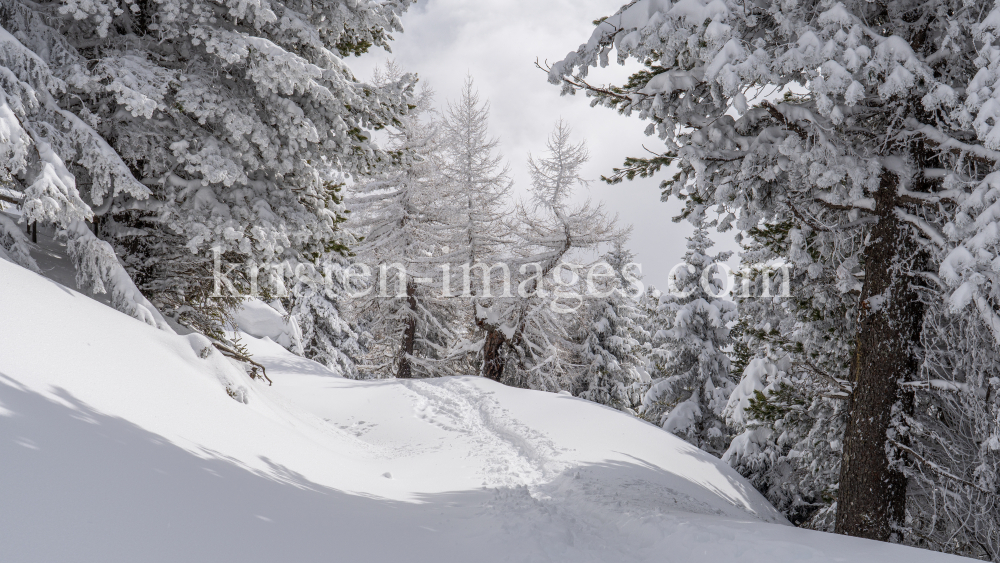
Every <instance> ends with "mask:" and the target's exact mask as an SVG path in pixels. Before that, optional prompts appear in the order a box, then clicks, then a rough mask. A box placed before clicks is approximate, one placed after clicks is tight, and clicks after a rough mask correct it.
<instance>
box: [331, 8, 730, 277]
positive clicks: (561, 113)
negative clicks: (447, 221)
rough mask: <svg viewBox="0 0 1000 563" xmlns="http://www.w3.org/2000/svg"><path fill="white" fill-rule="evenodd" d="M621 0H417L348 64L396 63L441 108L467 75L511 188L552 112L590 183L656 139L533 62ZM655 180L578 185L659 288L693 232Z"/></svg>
mask: <svg viewBox="0 0 1000 563" xmlns="http://www.w3.org/2000/svg"><path fill="white" fill-rule="evenodd" d="M622 1H623V0H475V1H469V0H419V2H418V3H417V4H416V5H414V6H413V7H412V8H410V11H409V12H407V13H406V14H405V15H404V16H403V28H404V29H405V32H404V33H402V34H398V33H397V34H396V36H395V37H396V39H395V41H394V42H393V43H392V53H391V54H390V53H386V52H385V51H384V50H382V49H372V51H371V52H370V53H368V54H366V55H364V56H362V57H360V58H358V59H353V60H351V61H349V63H350V64H351V67H352V68H353V69H354V70H355V72H356V74H357V75H358V76H359V77H360V78H362V79H367V78H368V77H370V76H371V71H372V70H373V69H374V67H375V66H376V65H384V64H385V61H386V59H387V58H391V59H394V60H395V61H396V63H397V64H399V65H400V66H401V67H402V68H403V69H404V70H406V71H408V72H415V73H417V74H418V75H419V76H420V78H421V81H422V82H427V83H428V84H429V85H430V87H431V88H432V89H433V90H434V91H435V93H436V101H437V104H438V105H439V106H444V104H445V103H446V101H447V100H449V99H455V98H457V97H458V96H459V94H460V92H461V88H462V83H463V81H464V80H465V77H466V75H471V76H472V77H473V79H474V80H475V85H476V87H477V89H478V90H479V93H480V97H481V98H483V99H489V101H490V104H491V108H492V110H491V111H492V113H491V119H490V129H491V130H492V133H493V135H495V136H497V137H499V138H500V143H501V147H502V150H503V154H504V156H505V157H506V158H507V160H508V161H509V162H510V166H511V171H512V172H513V176H514V180H515V184H516V188H515V189H516V190H517V191H518V192H519V193H523V192H524V190H525V189H526V187H527V186H528V184H529V180H528V175H527V168H526V166H525V161H526V159H527V155H528V153H529V152H531V153H535V154H539V153H542V152H543V151H544V149H545V140H546V137H547V136H548V134H549V132H550V131H551V129H552V126H553V124H554V123H555V121H556V120H558V119H559V118H560V117H562V118H563V119H565V120H566V121H567V122H568V123H569V124H570V125H571V126H572V128H573V132H574V136H575V138H576V139H577V140H586V142H587V145H588V147H589V149H590V153H591V161H590V162H589V163H588V164H587V166H586V167H585V168H584V172H583V176H584V177H585V178H588V179H592V180H598V179H599V178H600V176H601V175H602V174H609V173H610V172H611V169H612V167H614V166H618V165H620V164H621V163H622V162H623V160H624V158H625V157H626V156H641V155H643V154H645V150H644V149H643V147H642V145H643V144H644V143H645V144H646V146H648V147H650V149H653V150H660V149H661V147H662V144H661V143H660V142H659V140H658V139H656V138H655V137H646V136H645V135H643V133H642V131H643V129H644V128H645V125H646V124H645V123H644V122H641V121H639V119H638V118H637V117H635V116H633V117H623V116H621V115H618V114H617V113H616V112H614V111H613V110H609V109H607V108H600V107H595V108H591V107H590V106H589V104H588V99H587V98H586V97H585V96H584V95H583V94H578V95H576V96H560V95H559V87H557V86H553V85H551V84H549V83H548V82H547V81H546V75H545V73H544V72H542V71H541V70H538V69H537V68H535V59H536V58H537V59H538V60H539V61H541V62H544V61H545V60H548V61H550V62H554V61H558V60H560V59H562V58H563V57H564V56H565V55H566V54H567V53H568V52H569V51H572V50H575V49H576V48H577V47H578V46H579V45H580V44H581V43H583V42H585V41H586V40H587V38H589V37H590V33H591V31H592V30H593V28H594V26H593V24H592V22H593V20H595V19H598V18H600V17H603V16H607V15H611V14H613V13H614V12H615V11H616V10H617V9H618V8H619V7H620V6H621V5H622ZM626 75H627V72H626V71H625V70H623V69H621V68H620V67H616V68H614V69H613V70H612V69H610V67H609V69H608V70H604V71H601V72H597V73H593V72H592V74H591V76H592V78H594V80H595V81H597V82H604V81H615V82H619V83H620V82H621V79H622V78H623V77H625V76H626ZM664 176H665V174H664ZM660 180H662V178H655V179H647V180H635V181H633V182H623V183H622V184H619V185H617V186H609V185H607V184H605V183H603V182H599V181H594V182H592V183H591V184H590V186H589V188H581V190H582V191H583V192H585V193H584V194H582V197H587V195H589V197H590V198H591V199H593V200H599V201H603V202H604V203H605V206H606V208H607V209H608V210H610V211H611V212H612V213H617V214H618V218H619V221H620V222H621V223H623V224H631V225H632V226H633V231H632V238H631V240H630V242H629V245H628V246H629V248H630V249H631V250H632V251H633V252H634V253H635V254H636V257H637V261H638V262H639V263H641V264H642V267H643V274H644V279H645V281H646V283H651V284H653V285H655V286H657V287H658V288H660V289H662V290H666V278H667V273H668V272H669V271H670V268H671V267H673V265H674V264H677V263H678V262H679V261H680V260H681V258H682V257H683V255H684V244H685V242H686V241H685V237H687V236H688V235H690V234H691V232H692V230H693V228H692V226H691V225H690V224H689V223H687V222H686V221H685V222H682V223H674V222H672V221H671V218H672V217H674V216H676V215H677V214H678V212H679V211H680V209H681V204H680V202H679V201H677V200H671V201H670V202H666V203H664V202H661V201H660V193H659V189H658V185H659V182H660ZM587 192H589V193H587ZM731 234H732V233H731V232H730V233H727V234H725V235H722V236H716V237H714V238H715V239H716V240H717V241H719V242H720V244H717V245H716V247H715V248H714V249H713V250H715V251H721V250H736V248H737V247H736V245H735V242H733V241H732V237H731Z"/></svg>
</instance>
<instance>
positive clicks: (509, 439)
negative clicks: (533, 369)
mask: <svg viewBox="0 0 1000 563" xmlns="http://www.w3.org/2000/svg"><path fill="white" fill-rule="evenodd" d="M401 384H402V385H403V387H404V388H405V389H406V390H407V391H409V396H410V398H411V400H412V401H413V409H414V412H415V413H416V415H417V417H418V418H420V419H421V420H424V421H426V422H428V423H430V424H433V425H435V426H438V427H439V428H441V429H443V430H445V431H448V432H454V433H457V434H461V435H463V436H465V437H466V438H468V439H469V440H470V441H471V442H472V445H473V447H472V448H470V449H469V454H468V455H469V457H470V458H472V457H475V458H476V459H479V460H480V461H481V462H484V463H485V464H486V466H485V467H484V469H483V486H486V487H516V486H523V485H534V484H537V483H540V482H542V481H543V480H545V479H548V478H551V477H552V476H554V475H556V474H558V473H559V471H561V470H562V469H563V468H564V467H565V465H566V464H565V463H562V462H560V461H558V460H556V457H557V456H558V455H559V453H560V451H561V450H559V449H558V448H557V447H556V446H555V444H554V443H553V442H552V441H551V440H549V439H548V438H547V437H546V436H545V435H544V434H542V433H541V432H538V431H536V430H533V429H531V428H529V427H528V426H527V425H525V424H523V423H521V422H520V421H518V420H517V419H516V418H514V417H513V416H511V414H510V413H509V412H508V411H507V410H506V409H504V408H503V407H501V406H500V405H499V403H498V402H497V401H496V399H494V398H493V397H491V396H490V395H491V393H484V392H482V391H480V390H479V389H477V388H476V387H474V386H472V385H470V384H468V383H465V382H463V381H460V380H455V379H447V380H439V381H421V380H410V381H401Z"/></svg>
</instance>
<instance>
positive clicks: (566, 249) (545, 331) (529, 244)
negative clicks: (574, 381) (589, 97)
mask: <svg viewBox="0 0 1000 563" xmlns="http://www.w3.org/2000/svg"><path fill="white" fill-rule="evenodd" d="M547 148H548V151H547V153H546V155H545V156H544V157H541V158H538V159H535V158H534V157H530V156H529V159H528V171H529V173H530V175H531V180H532V187H531V202H530V203H529V204H521V205H519V206H518V211H517V222H518V237H519V244H518V247H517V255H516V256H515V259H514V260H512V262H513V264H514V265H515V266H517V269H516V270H514V268H511V270H514V271H512V277H514V282H516V283H514V282H512V284H511V285H512V286H514V287H516V290H514V289H512V292H513V293H512V296H511V297H510V298H505V299H498V300H496V302H495V303H494V304H493V306H492V307H491V308H489V309H487V308H480V309H479V310H478V311H477V315H478V316H479V322H480V324H481V325H482V326H483V327H484V329H485V331H486V338H485V342H484V345H483V375H484V376H486V377H489V378H491V379H494V380H496V381H503V382H505V383H507V384H510V385H514V386H518V387H527V388H532V389H543V390H549V391H557V390H559V389H561V388H564V387H570V386H571V381H570V379H571V378H568V377H563V376H567V375H570V374H571V372H570V371H569V368H568V366H567V365H566V361H567V359H568V358H570V357H572V355H573V352H574V345H573V343H572V342H571V341H570V338H571V335H570V333H569V331H568V330H567V327H568V326H570V325H572V323H573V322H576V320H577V319H576V317H575V315H576V313H577V311H578V309H579V307H580V305H581V304H582V303H583V297H582V296H581V288H580V287H579V281H580V279H579V275H578V274H572V275H570V277H571V278H572V277H573V276H576V278H577V279H576V280H567V279H566V278H565V276H564V274H566V271H565V270H566V268H564V267H563V263H564V260H565V259H567V258H569V253H570V252H571V251H580V250H593V249H595V248H596V247H598V245H600V244H602V243H607V242H612V241H614V240H616V239H619V238H620V237H621V236H623V235H624V233H622V232H621V231H620V230H618V229H616V228H615V225H614V219H612V218H609V217H608V216H607V214H606V213H605V212H604V210H603V208H602V207H601V206H600V205H596V206H594V205H592V204H591V203H590V202H589V201H587V202H584V203H582V204H573V203H572V202H571V197H572V195H573V189H574V188H575V187H576V185H577V184H579V183H580V182H581V178H580V168H581V166H583V164H584V163H585V162H586V161H587V159H588V158H589V154H588V152H587V148H586V145H585V143H583V142H581V143H578V144H574V143H572V142H571V140H570V128H569V126H568V125H567V124H566V123H564V122H563V121H561V120H560V121H559V122H558V123H557V124H556V126H555V128H554V129H553V131H552V134H551V135H550V136H549V139H548V143H547ZM518 274H519V275H518ZM548 288H551V290H550V289H548Z"/></svg>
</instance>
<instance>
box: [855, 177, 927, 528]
mask: <svg viewBox="0 0 1000 563" xmlns="http://www.w3.org/2000/svg"><path fill="white" fill-rule="evenodd" d="M896 194H897V180H896V177H895V176H894V175H893V174H892V173H890V172H887V171H886V172H883V174H882V179H881V183H880V185H879V189H878V192H877V193H876V196H875V214H876V216H877V217H878V223H877V224H876V225H875V227H874V228H873V229H872V232H871V238H870V242H869V244H868V246H867V248H866V249H865V251H864V260H865V282H864V286H863V288H862V290H861V301H860V303H859V307H858V321H859V322H858V333H857V339H856V342H855V346H856V348H855V354H854V358H853V361H852V362H851V375H850V378H851V382H852V384H853V391H852V392H851V396H850V399H849V406H848V409H849V415H848V422H847V430H846V432H845V434H844V448H843V457H842V460H841V467H840V488H839V493H838V499H837V522H836V532H837V533H840V534H845V535H849V536H857V537H862V538H868V539H873V540H881V541H887V540H889V539H890V535H891V533H892V528H893V524H895V523H899V522H902V520H903V516H904V509H905V504H906V477H905V476H904V475H903V473H902V472H900V471H899V470H898V465H895V466H894V464H893V463H891V462H893V461H897V460H890V457H889V456H890V453H889V450H888V449H887V442H888V440H889V436H890V433H892V432H894V431H893V430H892V429H891V423H892V415H893V409H902V410H903V411H904V412H905V411H910V410H912V408H913V395H912V393H911V392H907V391H906V390H905V388H903V387H901V386H900V385H899V383H900V382H901V381H906V380H909V379H911V378H912V375H913V374H914V373H915V372H916V369H917V366H918V359H917V357H916V348H917V345H918V344H919V338H920V325H921V318H922V314H923V307H922V305H921V303H920V301H919V300H918V296H917V293H916V291H915V290H914V289H913V286H912V284H911V282H912V280H911V277H910V275H909V274H910V273H911V272H914V271H919V268H920V266H921V263H920V262H921V260H922V257H921V253H920V252H919V249H918V248H917V244H916V242H915V241H914V240H913V239H912V238H911V235H910V228H909V226H908V225H907V224H905V223H904V222H903V221H901V220H900V219H899V217H898V216H897V215H896V214H895V210H896V206H897V204H898V201H897V195H896ZM892 455H895V454H892Z"/></svg>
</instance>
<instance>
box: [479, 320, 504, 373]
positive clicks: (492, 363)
mask: <svg viewBox="0 0 1000 563" xmlns="http://www.w3.org/2000/svg"><path fill="white" fill-rule="evenodd" d="M504 340H505V339H504V337H503V334H502V333H501V332H500V330H499V329H497V328H490V329H489V330H488V331H487V332H486V342H485V343H484V344H483V377H486V378H488V379H492V380H493V381H497V382H499V381H500V378H501V377H503V369H504V364H505V363H506V362H504V358H503V355H501V353H500V352H501V349H502V348H503V344H504Z"/></svg>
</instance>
